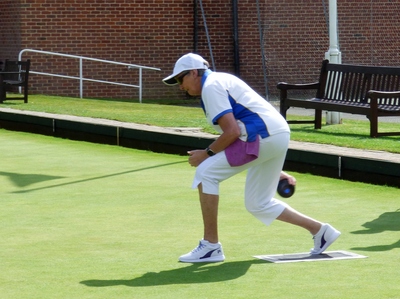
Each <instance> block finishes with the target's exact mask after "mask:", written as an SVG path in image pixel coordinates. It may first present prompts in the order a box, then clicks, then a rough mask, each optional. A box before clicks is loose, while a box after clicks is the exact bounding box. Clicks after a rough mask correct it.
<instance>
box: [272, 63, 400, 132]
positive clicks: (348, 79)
mask: <svg viewBox="0 0 400 299" xmlns="http://www.w3.org/2000/svg"><path fill="white" fill-rule="evenodd" d="M277 87H278V89H279V90H280V113H281V114H282V116H283V117H284V118H285V119H286V114H287V110H288V109H289V108H290V107H301V108H307V109H315V117H314V120H311V121H310V120H308V121H307V120H297V121H295V120H291V121H288V123H289V124H295V123H303V124H304V123H313V124H314V128H315V129H321V122H322V110H326V111H336V112H343V113H351V114H359V115H365V116H366V117H367V118H368V119H369V121H370V136H371V137H378V136H389V135H400V131H399V132H384V133H383V132H382V133H378V117H384V116H400V67H384V66H361V65H349V64H333V63H329V61H328V60H324V61H323V62H322V68H321V73H320V77H319V81H318V82H315V83H309V84H288V83H285V82H280V83H278V86H277ZM292 90H293V91H301V90H315V91H316V93H315V98H311V99H299V98H290V97H288V91H292Z"/></svg>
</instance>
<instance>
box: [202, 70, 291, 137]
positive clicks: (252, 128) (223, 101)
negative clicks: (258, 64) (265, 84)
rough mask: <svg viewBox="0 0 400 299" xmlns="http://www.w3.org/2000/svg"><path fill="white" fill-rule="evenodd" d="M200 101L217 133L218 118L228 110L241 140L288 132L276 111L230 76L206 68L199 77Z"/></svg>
mask: <svg viewBox="0 0 400 299" xmlns="http://www.w3.org/2000/svg"><path fill="white" fill-rule="evenodd" d="M201 100H202V107H203V110H204V113H205V114H206V118H207V121H208V122H209V124H210V125H212V126H213V127H214V128H215V129H216V130H217V131H218V132H219V133H222V130H221V128H220V126H219V125H218V119H219V118H220V117H221V116H223V115H224V114H227V113H229V112H232V113H233V115H234V116H235V119H236V120H237V122H238V125H239V127H240V130H241V136H240V139H242V140H243V141H249V142H251V141H254V140H255V139H256V137H257V135H260V136H261V137H262V138H266V137H268V136H272V135H275V134H278V133H281V132H290V129H289V126H288V124H287V122H286V120H285V119H284V118H283V117H282V116H281V115H280V113H279V112H278V111H277V110H276V109H275V108H274V107H273V106H272V105H271V104H270V103H268V102H267V101H266V100H265V99H263V98H262V97H261V96H260V95H259V94H257V93H256V92H255V91H254V90H253V89H252V88H251V87H250V86H248V85H247V84H246V83H245V82H244V81H242V80H241V79H239V78H238V77H236V76H234V75H231V74H228V73H219V72H212V71H211V70H207V71H206V72H205V74H204V75H203V78H202V90H201Z"/></svg>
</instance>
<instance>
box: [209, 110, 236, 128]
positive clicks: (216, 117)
mask: <svg viewBox="0 0 400 299" xmlns="http://www.w3.org/2000/svg"><path fill="white" fill-rule="evenodd" d="M228 113H233V110H232V109H227V110H225V111H222V112H221V113H219V114H218V115H217V116H215V117H214V118H213V120H212V122H213V124H214V125H218V119H220V118H221V117H222V116H224V115H225V114H228Z"/></svg>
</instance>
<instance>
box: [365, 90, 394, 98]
mask: <svg viewBox="0 0 400 299" xmlns="http://www.w3.org/2000/svg"><path fill="white" fill-rule="evenodd" d="M368 97H369V98H371V99H378V98H387V97H389V98H398V97H400V90H399V91H378V90H369V91H368Z"/></svg>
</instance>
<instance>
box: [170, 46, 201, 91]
mask: <svg viewBox="0 0 400 299" xmlns="http://www.w3.org/2000/svg"><path fill="white" fill-rule="evenodd" d="M205 69H208V62H207V61H206V60H204V58H203V57H201V56H200V55H197V54H194V53H189V54H186V55H183V56H182V57H181V58H179V59H178V60H177V61H176V63H175V67H174V71H173V73H172V75H169V76H168V77H166V78H164V79H163V80H162V81H163V82H164V83H165V84H167V85H176V84H178V82H176V80H175V77H176V76H177V75H179V74H180V73H182V72H183V71H188V70H205Z"/></svg>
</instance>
